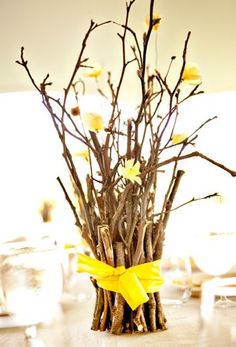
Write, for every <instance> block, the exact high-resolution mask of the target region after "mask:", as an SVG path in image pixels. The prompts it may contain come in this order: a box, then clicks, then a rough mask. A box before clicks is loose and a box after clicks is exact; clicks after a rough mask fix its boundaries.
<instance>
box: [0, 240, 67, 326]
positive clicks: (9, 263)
mask: <svg viewBox="0 0 236 347" xmlns="http://www.w3.org/2000/svg"><path fill="white" fill-rule="evenodd" d="M0 270H1V271H0V274H1V275H0V281H1V293H0V300H1V310H2V312H3V313H4V312H5V313H6V315H8V316H11V317H15V319H17V321H18V322H26V321H27V322H28V323H32V324H34V323H36V322H43V321H46V320H47V321H48V320H50V319H51V318H52V316H53V313H54V312H55V311H56V310H57V308H58V307H59V302H60V298H61V293H62V285H63V277H62V266H61V257H60V251H59V250H58V249H57V247H55V246H53V245H52V244H48V242H43V241H39V242H37V243H32V242H17V243H8V244H4V245H2V246H1V248H0Z"/></svg>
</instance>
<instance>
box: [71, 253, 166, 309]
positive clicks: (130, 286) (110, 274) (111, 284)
mask: <svg viewBox="0 0 236 347" xmlns="http://www.w3.org/2000/svg"><path fill="white" fill-rule="evenodd" d="M77 271H78V272H87V273H89V274H91V275H93V276H94V278H96V280H97V284H98V286H99V287H101V288H103V289H106V290H111V291H113V292H117V293H120V294H121V295H122V296H123V297H124V299H125V301H126V302H127V303H128V305H129V306H130V307H131V309H132V310H135V309H136V308H137V307H138V306H139V305H141V304H143V303H145V302H147V301H148V300H149V297H148V295H147V293H154V292H158V291H160V287H161V285H162V284H163V283H164V279H163V277H162V276H161V274H160V260H156V261H153V262H150V263H145V264H140V265H136V266H131V267H130V268H128V269H126V268H125V267H124V266H118V267H116V268H114V267H112V266H110V265H108V264H106V263H103V262H102V261H99V260H97V259H93V258H90V257H88V256H86V255H84V254H78V268H77Z"/></svg>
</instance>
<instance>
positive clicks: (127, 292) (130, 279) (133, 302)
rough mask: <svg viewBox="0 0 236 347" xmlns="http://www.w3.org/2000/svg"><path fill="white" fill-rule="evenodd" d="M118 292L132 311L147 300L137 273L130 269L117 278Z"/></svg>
mask: <svg viewBox="0 0 236 347" xmlns="http://www.w3.org/2000/svg"><path fill="white" fill-rule="evenodd" d="M119 292H120V293H121V295H122V296H123V297H124V299H125V301H126V302H127V303H128V305H129V306H130V307H131V309H132V310H133V311H134V310H135V309H136V308H137V307H138V306H139V305H141V304H144V303H145V302H147V301H148V300H149V297H148V295H147V293H146V292H145V290H144V288H143V286H142V284H141V282H140V281H139V279H138V277H137V275H136V274H135V273H134V272H132V271H127V272H125V273H124V274H122V275H121V276H120V278H119Z"/></svg>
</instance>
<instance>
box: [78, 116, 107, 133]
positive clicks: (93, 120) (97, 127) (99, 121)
mask: <svg viewBox="0 0 236 347" xmlns="http://www.w3.org/2000/svg"><path fill="white" fill-rule="evenodd" d="M82 118H83V123H84V126H85V128H87V129H88V130H90V131H93V132H98V131H102V130H104V122H103V118H102V116H101V115H100V114H97V113H94V112H88V113H85V114H84V115H83V117H82Z"/></svg>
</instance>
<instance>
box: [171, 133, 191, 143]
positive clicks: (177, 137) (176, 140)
mask: <svg viewBox="0 0 236 347" xmlns="http://www.w3.org/2000/svg"><path fill="white" fill-rule="evenodd" d="M187 137H188V135H187V134H173V135H172V138H171V140H172V143H173V145H177V144H178V143H181V142H183V141H184V140H186V139H187Z"/></svg>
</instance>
